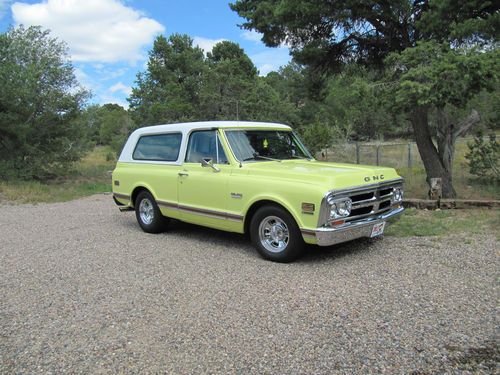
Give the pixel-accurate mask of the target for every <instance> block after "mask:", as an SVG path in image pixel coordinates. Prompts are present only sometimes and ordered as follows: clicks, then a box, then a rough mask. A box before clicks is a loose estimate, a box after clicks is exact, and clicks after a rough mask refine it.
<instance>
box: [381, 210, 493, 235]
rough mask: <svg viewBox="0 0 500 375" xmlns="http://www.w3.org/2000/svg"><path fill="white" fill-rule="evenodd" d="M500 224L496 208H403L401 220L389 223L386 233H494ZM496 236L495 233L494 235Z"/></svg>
mask: <svg viewBox="0 0 500 375" xmlns="http://www.w3.org/2000/svg"><path fill="white" fill-rule="evenodd" d="M499 227H500V211H499V210H494V209H492V210H488V209H469V210H441V211H439V210H436V211H427V210H417V209H414V208H410V209H407V210H406V211H405V212H404V213H403V215H402V216H401V219H400V220H399V221H397V222H396V223H394V224H393V225H390V226H389V227H388V228H387V230H386V232H385V235H386V236H395V237H432V236H436V237H442V236H447V235H452V234H455V235H457V234H481V233H485V232H490V233H496V234H497V232H498V228H499ZM497 236H498V234H497Z"/></svg>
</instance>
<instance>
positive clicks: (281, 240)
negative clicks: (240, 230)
mask: <svg viewBox="0 0 500 375" xmlns="http://www.w3.org/2000/svg"><path fill="white" fill-rule="evenodd" d="M250 238H251V239H252V243H253V244H254V246H255V247H256V248H257V251H258V252H259V254H260V255H261V256H262V257H263V258H265V259H269V260H272V261H275V262H284V263H285V262H292V261H293V260H295V259H297V257H299V256H300V255H301V254H302V251H303V249H304V240H303V239H302V235H301V234H300V230H299V227H298V226H297V223H296V222H295V220H294V218H293V217H292V216H291V215H290V214H289V213H288V212H287V211H286V210H284V209H282V208H281V207H277V206H264V207H262V208H259V209H258V210H257V212H256V213H255V215H254V216H253V217H252V220H251V222H250Z"/></svg>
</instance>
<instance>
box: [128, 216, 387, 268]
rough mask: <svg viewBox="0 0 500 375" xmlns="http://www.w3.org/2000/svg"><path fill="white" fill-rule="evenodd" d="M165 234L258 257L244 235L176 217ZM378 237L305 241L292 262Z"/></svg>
mask: <svg viewBox="0 0 500 375" xmlns="http://www.w3.org/2000/svg"><path fill="white" fill-rule="evenodd" d="M123 225H125V226H127V228H129V229H131V230H137V231H141V229H140V227H139V225H138V224H137V222H136V221H135V217H134V220H128V221H126V222H125V223H123ZM163 235H166V236H176V237H181V238H189V239H190V240H193V241H196V242H200V243H207V242H211V243H213V244H214V245H219V246H224V247H226V248H228V249H229V250H230V251H237V252H242V253H244V254H246V255H251V256H252V257H259V255H258V254H257V251H256V250H255V249H254V248H253V246H252V244H251V242H250V238H249V237H248V236H247V235H243V234H239V233H231V232H225V231H221V230H217V229H212V228H207V227H202V226H198V225H195V224H189V223H185V222H182V221H178V220H172V221H171V222H170V224H169V225H168V227H167V229H166V231H165V233H164V234H163ZM378 241H381V240H380V239H369V238H361V239H357V240H353V241H350V242H346V243H342V244H338V245H334V246H328V247H323V246H316V245H306V248H305V251H304V255H303V256H302V257H300V258H299V259H297V260H296V261H295V263H316V262H324V261H326V260H328V261H334V260H336V259H340V258H343V257H346V256H350V255H357V256H360V255H364V254H368V253H369V252H370V251H371V249H372V247H373V246H374V244H375V243H376V242H378Z"/></svg>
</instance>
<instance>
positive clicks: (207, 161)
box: [201, 158, 220, 172]
mask: <svg viewBox="0 0 500 375" xmlns="http://www.w3.org/2000/svg"><path fill="white" fill-rule="evenodd" d="M201 166H202V167H204V168H212V169H213V170H214V171H215V172H220V168H218V167H216V166H215V165H214V162H213V161H212V159H210V158H203V159H201Z"/></svg>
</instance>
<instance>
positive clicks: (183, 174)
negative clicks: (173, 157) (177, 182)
mask: <svg viewBox="0 0 500 375" xmlns="http://www.w3.org/2000/svg"><path fill="white" fill-rule="evenodd" d="M179 176H189V173H187V172H184V171H182V172H179Z"/></svg>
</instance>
